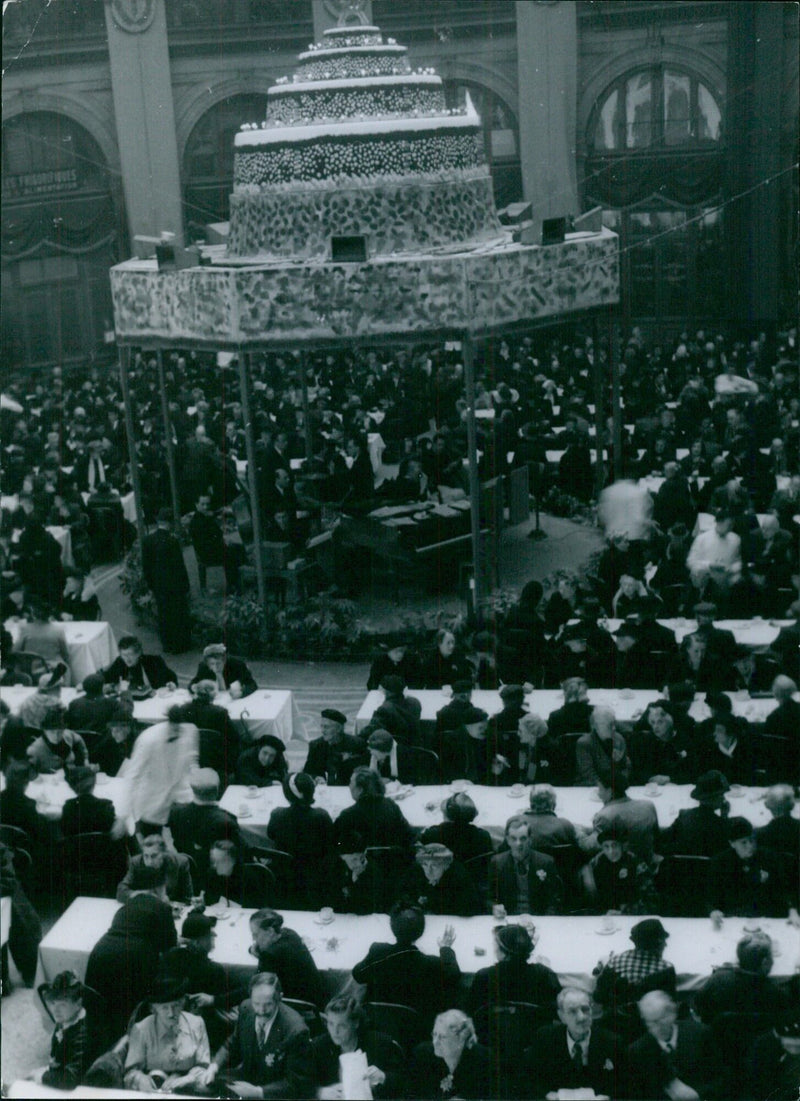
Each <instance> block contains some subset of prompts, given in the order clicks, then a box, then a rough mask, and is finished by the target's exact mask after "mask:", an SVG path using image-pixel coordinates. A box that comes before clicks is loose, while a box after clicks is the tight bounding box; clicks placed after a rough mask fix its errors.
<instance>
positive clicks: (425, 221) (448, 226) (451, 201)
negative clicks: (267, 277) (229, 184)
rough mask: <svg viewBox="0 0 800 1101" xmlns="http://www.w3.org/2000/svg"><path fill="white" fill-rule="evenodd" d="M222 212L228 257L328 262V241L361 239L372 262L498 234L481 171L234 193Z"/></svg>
mask: <svg viewBox="0 0 800 1101" xmlns="http://www.w3.org/2000/svg"><path fill="white" fill-rule="evenodd" d="M230 207H231V220H230V232H229V235H228V254H229V255H230V256H261V257H269V258H273V259H278V258H280V259H287V260H289V259H291V260H310V259H320V260H328V259H330V250H331V237H334V236H344V237H348V236H364V237H366V238H367V249H368V253H369V255H370V256H372V257H375V256H387V255H390V254H392V253H409V252H415V251H422V252H426V251H429V250H430V249H433V248H442V247H447V246H457V245H459V244H464V245H465V246H466V247H469V244H470V242H473V243H474V242H476V241H487V240H491V239H494V238H497V237H500V236H502V234H503V230H502V229H501V227H500V224H499V222H498V220H497V213H496V211H495V207H494V198H493V195H492V180H491V176H490V175H489V170H488V168H487V167H486V166H485V165H484V166H482V167H479V168H473V169H471V170H469V171H459V170H457V169H454V170H451V171H448V172H439V173H432V174H430V175H423V174H418V173H417V174H413V175H411V176H408V177H405V178H402V177H400V178H398V177H389V178H386V179H376V180H372V181H365V180H349V181H348V180H337V181H336V182H335V183H334V182H324V183H317V184H311V185H302V184H299V185H298V184H294V185H288V184H284V185H281V186H276V187H261V188H258V187H241V188H237V189H236V190H235V191H234V193H233V194H232V195H231V200H230Z"/></svg>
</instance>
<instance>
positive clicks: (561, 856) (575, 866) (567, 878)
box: [540, 845, 584, 888]
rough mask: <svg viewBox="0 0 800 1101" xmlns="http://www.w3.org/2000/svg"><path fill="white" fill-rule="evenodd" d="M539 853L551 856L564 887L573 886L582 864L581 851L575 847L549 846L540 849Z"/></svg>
mask: <svg viewBox="0 0 800 1101" xmlns="http://www.w3.org/2000/svg"><path fill="white" fill-rule="evenodd" d="M540 851H541V852H543V853H545V854H546V855H547V856H552V858H553V860H554V861H555V863H556V867H557V868H558V874H559V875H560V876H561V879H562V881H563V883H564V887H565V888H568V887H570V886H573V885H574V884H575V880H576V877H577V875H578V872H579V871H580V869H581V866H582V865H583V863H584V856H583V853H582V852H581V850H580V849H579V848H578V847H577V846H576V845H551V846H550V848H548V849H541V850H540Z"/></svg>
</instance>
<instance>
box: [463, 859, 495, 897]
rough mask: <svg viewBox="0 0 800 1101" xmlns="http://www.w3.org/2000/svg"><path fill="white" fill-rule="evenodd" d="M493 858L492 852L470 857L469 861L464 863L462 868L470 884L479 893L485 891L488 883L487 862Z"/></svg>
mask: <svg viewBox="0 0 800 1101" xmlns="http://www.w3.org/2000/svg"><path fill="white" fill-rule="evenodd" d="M493 856H494V852H485V853H478V855H477V856H471V857H470V858H469V860H465V861H464V867H465V868H466V869H467V871H468V872H469V874H470V876H471V878H472V882H473V883H474V884H475V885H476V887H478V889H479V890H481V891H483V890H485V888H486V886H487V884H488V882H489V862H490V861H491V859H492V857H493Z"/></svg>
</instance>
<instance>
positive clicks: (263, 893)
mask: <svg viewBox="0 0 800 1101" xmlns="http://www.w3.org/2000/svg"><path fill="white" fill-rule="evenodd" d="M242 880H243V891H244V897H243V898H242V900H241V904H242V906H244V907H245V909H248V910H249V909H255V910H260V909H261V907H262V906H272V907H275V906H284V904H285V901H286V896H285V893H284V888H283V885H282V884H281V883H280V882H279V881H278V877H277V876H276V875H275V873H274V872H273V871H272V869H271V868H268V867H267V866H266V865H265V864H261V863H259V861H257V860H248V861H247V862H246V863H245V865H244V867H243V868H242Z"/></svg>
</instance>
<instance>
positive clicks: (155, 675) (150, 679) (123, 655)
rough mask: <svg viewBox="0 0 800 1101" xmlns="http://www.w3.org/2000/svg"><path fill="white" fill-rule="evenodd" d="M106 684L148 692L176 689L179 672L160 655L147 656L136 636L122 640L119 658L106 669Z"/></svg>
mask: <svg viewBox="0 0 800 1101" xmlns="http://www.w3.org/2000/svg"><path fill="white" fill-rule="evenodd" d="M103 680H104V681H105V683H106V684H114V685H117V686H119V687H120V689H122V688H123V687H124V688H126V689H130V691H131V692H146V691H147V689H149V688H151V689H153V690H157V689H159V688H170V687H171V688H174V687H175V686H176V685H177V683H178V674H177V673H175V672H174V671H173V670H172V669H170V667H169V666H168V665H167V663H166V662H165V661H164V659H163V658H162V657H161V655H160V654H145V653H143V652H142V644H141V642H140V641H139V639H138V638H136V636H135V635H125V636H124V638H121V639H120V640H119V657H117V658H115V659H114V661H112V663H111V664H110V665H109V667H108V668H107V669H104V670H103Z"/></svg>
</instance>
